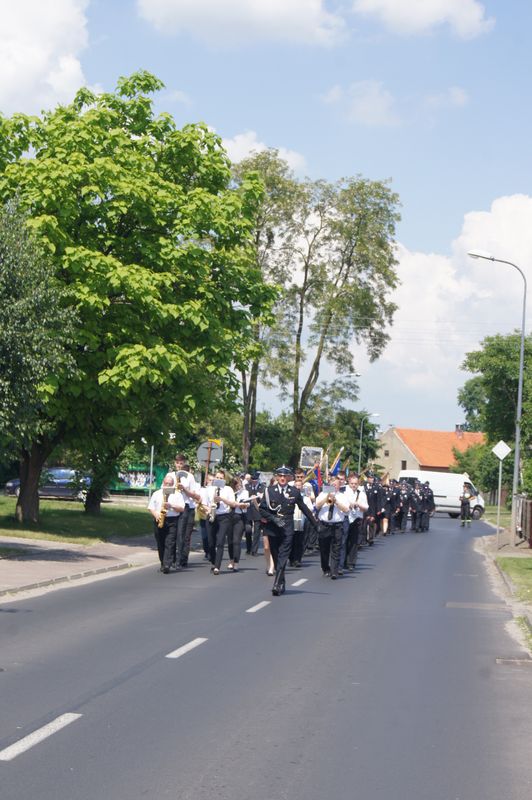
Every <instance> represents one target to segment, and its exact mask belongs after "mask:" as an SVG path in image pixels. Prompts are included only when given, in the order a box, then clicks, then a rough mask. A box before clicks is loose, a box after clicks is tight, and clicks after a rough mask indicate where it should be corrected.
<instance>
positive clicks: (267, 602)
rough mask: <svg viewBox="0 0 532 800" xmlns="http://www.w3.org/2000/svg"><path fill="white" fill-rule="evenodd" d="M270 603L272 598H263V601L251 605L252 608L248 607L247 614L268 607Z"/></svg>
mask: <svg viewBox="0 0 532 800" xmlns="http://www.w3.org/2000/svg"><path fill="white" fill-rule="evenodd" d="M270 603H271V600H263V601H262V602H261V603H257V605H256V606H251V608H246V614H254V613H255V611H260V610H261V608H266V606H269V605H270Z"/></svg>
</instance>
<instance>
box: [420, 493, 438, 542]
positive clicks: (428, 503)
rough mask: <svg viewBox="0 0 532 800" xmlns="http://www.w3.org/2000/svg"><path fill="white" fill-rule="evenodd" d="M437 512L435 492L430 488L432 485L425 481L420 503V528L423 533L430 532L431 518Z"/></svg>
mask: <svg viewBox="0 0 532 800" xmlns="http://www.w3.org/2000/svg"><path fill="white" fill-rule="evenodd" d="M435 510H436V504H435V502H434V492H433V491H432V489H431V488H430V483H429V482H428V481H425V483H424V484H423V486H422V487H421V503H420V526H419V527H420V528H421V530H422V531H428V529H429V524H430V518H431V517H432V515H433V514H434V511H435Z"/></svg>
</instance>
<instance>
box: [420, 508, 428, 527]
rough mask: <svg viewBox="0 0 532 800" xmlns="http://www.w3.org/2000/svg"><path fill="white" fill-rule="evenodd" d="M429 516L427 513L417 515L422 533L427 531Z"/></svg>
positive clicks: (422, 512)
mask: <svg viewBox="0 0 532 800" xmlns="http://www.w3.org/2000/svg"><path fill="white" fill-rule="evenodd" d="M429 521H430V514H429V512H428V511H421V512H420V514H419V527H420V529H421V530H422V531H428V529H429Z"/></svg>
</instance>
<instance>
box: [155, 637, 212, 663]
mask: <svg viewBox="0 0 532 800" xmlns="http://www.w3.org/2000/svg"><path fill="white" fill-rule="evenodd" d="M206 641H208V640H207V639H201V638H199V639H192V641H191V642H189V643H188V644H184V645H183V647H178V648H177V650H172V652H171V653H168V655H166V656H165V658H180V657H181V656H184V655H185V653H189V652H190V651H191V650H194V648H195V647H199V646H200V644H203V643H204V642H206Z"/></svg>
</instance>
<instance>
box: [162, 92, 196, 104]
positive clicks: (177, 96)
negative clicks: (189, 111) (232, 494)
mask: <svg viewBox="0 0 532 800" xmlns="http://www.w3.org/2000/svg"><path fill="white" fill-rule="evenodd" d="M165 97H166V98H167V99H168V100H170V101H171V102H173V103H182V104H183V105H185V106H189V105H191V103H192V100H191V99H190V97H189V95H188V94H187V93H186V92H183V91H182V90H181V89H174V90H173V91H172V92H168V93H167V94H166V95H165Z"/></svg>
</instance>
